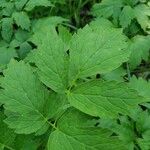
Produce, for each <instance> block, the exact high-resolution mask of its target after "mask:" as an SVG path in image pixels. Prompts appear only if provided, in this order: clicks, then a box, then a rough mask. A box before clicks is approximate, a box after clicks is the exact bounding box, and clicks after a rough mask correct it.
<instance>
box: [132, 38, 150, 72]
mask: <svg viewBox="0 0 150 150" xmlns="http://www.w3.org/2000/svg"><path fill="white" fill-rule="evenodd" d="M129 49H130V51H131V55H130V59H129V64H130V67H131V69H134V68H135V67H136V66H138V65H139V64H140V63H141V61H142V60H145V61H147V60H148V57H149V50H150V36H140V35H137V36H135V37H133V38H132V39H131V43H130V46H129Z"/></svg>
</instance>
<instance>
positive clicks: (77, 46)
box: [69, 23, 130, 81]
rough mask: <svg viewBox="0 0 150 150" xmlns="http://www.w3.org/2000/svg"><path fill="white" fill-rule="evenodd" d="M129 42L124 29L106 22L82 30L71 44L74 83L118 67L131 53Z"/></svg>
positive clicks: (71, 67) (71, 68) (71, 69)
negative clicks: (79, 79)
mask: <svg viewBox="0 0 150 150" xmlns="http://www.w3.org/2000/svg"><path fill="white" fill-rule="evenodd" d="M105 24H106V23H105ZM126 40H127V38H126V37H125V36H124V35H123V34H122V30H121V29H116V28H113V27H110V25H109V26H108V27H107V26H105V25H104V24H103V23H102V24H100V25H99V26H98V27H96V26H93V25H91V26H89V25H87V26H86V27H84V28H83V29H79V31H78V33H77V34H74V36H73V38H72V41H71V45H70V74H69V75H70V76H69V77H70V80H71V81H72V80H76V79H77V78H80V77H88V76H91V75H95V74H97V73H108V72H110V71H112V70H115V69H116V68H118V67H119V66H120V65H121V64H122V63H123V62H125V61H127V60H128V57H129V54H130V53H129V51H128V50H126V46H127V43H126Z"/></svg>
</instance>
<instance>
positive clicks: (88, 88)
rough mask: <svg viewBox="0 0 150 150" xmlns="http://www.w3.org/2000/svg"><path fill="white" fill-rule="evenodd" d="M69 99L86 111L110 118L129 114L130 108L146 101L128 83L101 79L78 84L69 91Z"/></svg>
mask: <svg viewBox="0 0 150 150" xmlns="http://www.w3.org/2000/svg"><path fill="white" fill-rule="evenodd" d="M68 100H69V102H70V103H71V105H72V106H74V107H75V108H77V109H79V110H81V111H82V112H84V113H87V114H89V115H92V116H99V117H109V118H114V117H117V115H118V113H121V114H129V111H130V109H133V108H134V107H136V106H137V105H138V104H139V103H142V102H144V99H143V97H141V96H138V94H137V92H136V91H134V90H132V89H131V88H129V86H128V85H127V84H125V83H118V82H115V81H109V82H107V81H101V80H93V81H90V82H87V83H83V84H80V85H78V86H77V87H75V88H74V89H73V90H72V91H71V92H68ZM145 101H146V100H145Z"/></svg>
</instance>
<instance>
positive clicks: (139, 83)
mask: <svg viewBox="0 0 150 150" xmlns="http://www.w3.org/2000/svg"><path fill="white" fill-rule="evenodd" d="M129 85H130V87H131V88H133V89H135V90H136V91H137V92H138V93H139V95H141V96H143V97H145V98H148V99H150V92H149V91H150V82H149V81H146V80H144V79H142V78H138V79H137V78H136V77H135V76H133V77H132V78H131V79H130V82H129ZM141 87H142V90H141Z"/></svg>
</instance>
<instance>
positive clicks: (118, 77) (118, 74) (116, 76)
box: [101, 67, 127, 81]
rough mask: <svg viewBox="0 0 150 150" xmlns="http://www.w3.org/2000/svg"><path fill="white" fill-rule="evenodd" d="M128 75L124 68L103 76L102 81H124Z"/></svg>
mask: <svg viewBox="0 0 150 150" xmlns="http://www.w3.org/2000/svg"><path fill="white" fill-rule="evenodd" d="M126 74H127V72H126V70H125V69H123V67H119V68H117V69H115V70H113V71H112V72H109V73H106V74H102V75H101V76H102V79H104V80H108V81H112V80H115V81H124V79H123V77H124V76H125V75H126Z"/></svg>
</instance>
